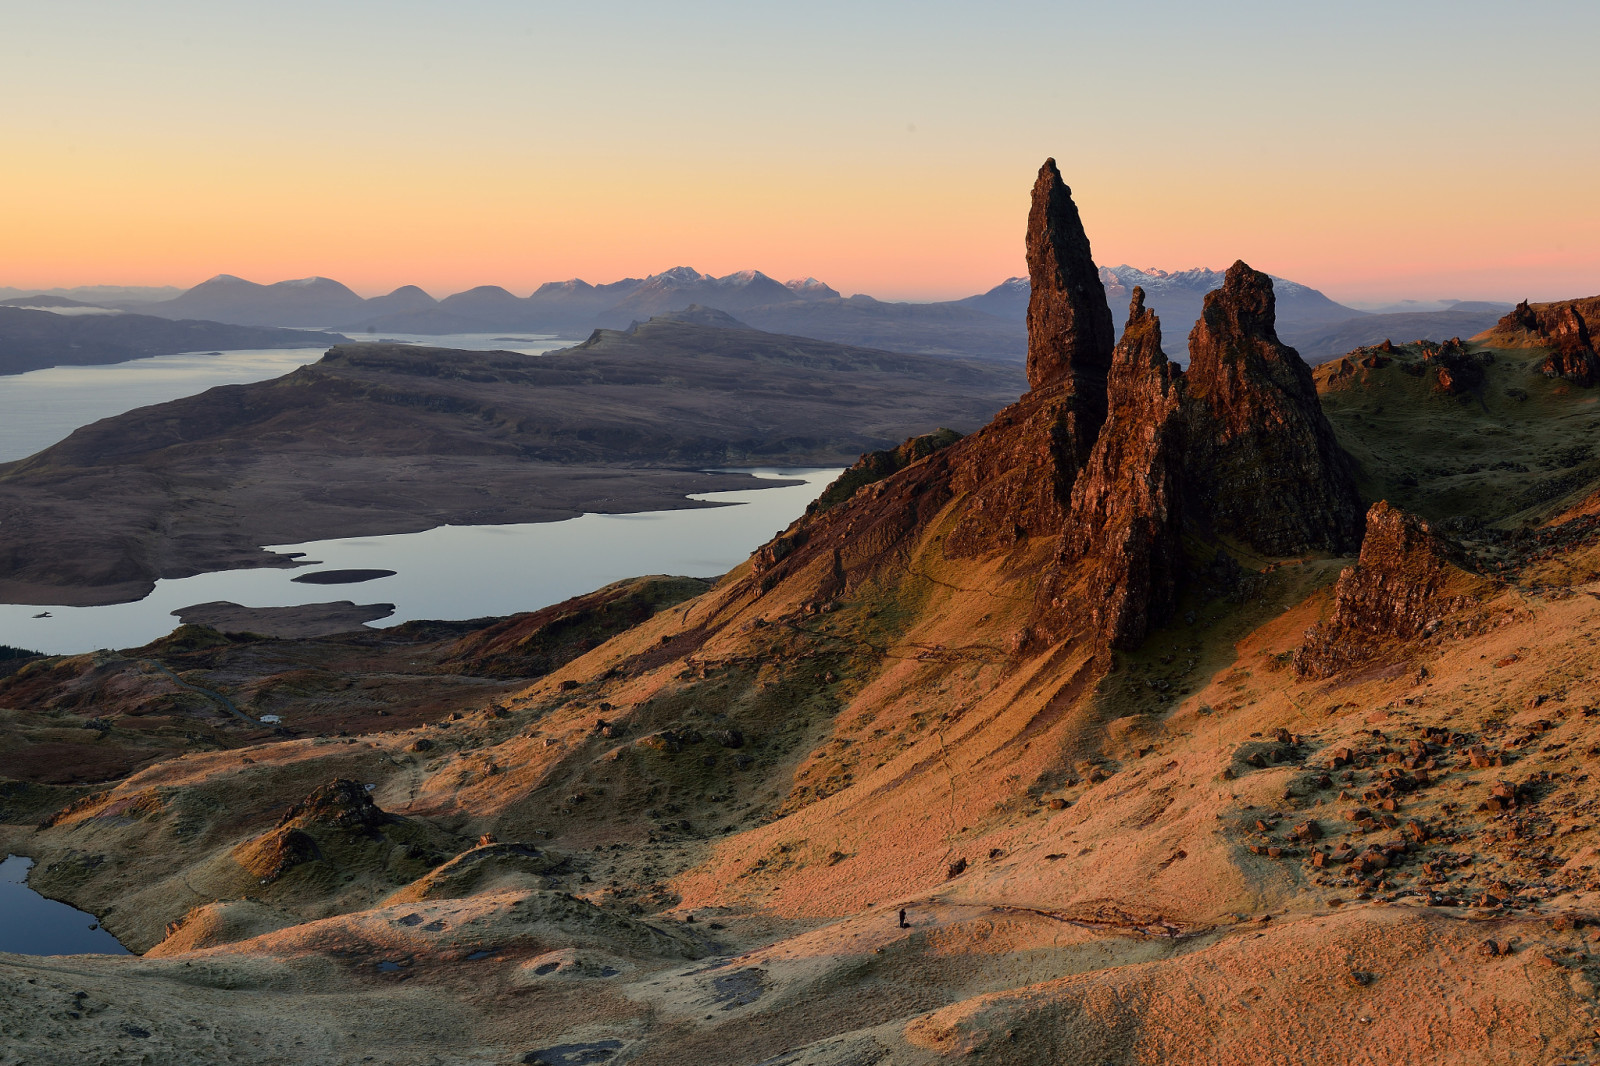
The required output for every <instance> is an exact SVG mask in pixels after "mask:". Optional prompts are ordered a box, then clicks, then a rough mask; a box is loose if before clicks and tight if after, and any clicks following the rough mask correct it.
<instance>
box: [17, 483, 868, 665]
mask: <svg viewBox="0 0 1600 1066" xmlns="http://www.w3.org/2000/svg"><path fill="white" fill-rule="evenodd" d="M748 472H749V473H753V474H756V475H757V476H758V477H760V478H763V479H765V480H778V479H785V480H788V479H793V480H794V481H795V482H796V483H795V484H790V485H781V484H780V485H776V486H774V487H771V488H750V487H741V488H738V489H732V490H729V491H726V492H710V493H700V494H696V495H693V496H691V497H689V498H690V499H692V500H700V501H704V502H709V503H716V504H721V505H723V506H717V507H702V508H694V509H687V510H672V511H645V512H642V513H639V514H625V515H600V514H586V515H583V516H581V517H578V518H573V519H569V520H567V521H565V522H530V523H519V524H516V525H500V526H440V527H439V528H437V529H430V530H427V531H426V532H422V533H404V534H398V535H394V536H386V537H349V538H344V539H339V540H320V541H310V542H307V543H304V544H275V545H271V546H270V548H271V550H273V551H276V552H283V553H290V552H299V553H303V554H304V556H305V559H306V560H307V561H308V562H309V561H315V562H316V564H317V565H315V566H311V565H305V566H301V567H296V568H293V569H249V570H225V571H220V572H217V573H211V574H197V575H195V576H194V577H186V578H180V579H176V580H171V581H158V582H157V583H156V588H155V591H153V592H152V593H150V595H148V596H146V597H145V598H144V599H142V600H139V601H138V602H136V603H119V604H111V605H109V606H104V607H59V606H58V607H41V606H35V605H31V604H0V644H9V645H11V646H12V647H19V648H30V649H32V650H35V651H42V652H47V653H50V654H56V655H65V654H77V653H80V652H88V651H94V650H96V649H100V648H132V647H137V646H139V645H142V644H146V643H149V642H150V641H152V640H154V639H155V638H157V637H160V636H163V635H165V634H166V633H169V632H171V631H172V629H173V628H174V627H175V626H176V625H178V619H176V618H174V617H173V615H172V612H173V611H176V610H178V609H179V608H182V607H189V606H193V605H194V604H198V603H209V602H211V601H213V600H227V601H230V602H233V603H238V604H243V605H244V606H246V607H287V606H293V605H296V604H304V603H328V602H331V601H337V600H353V601H354V602H356V603H392V604H394V605H395V613H394V614H393V615H391V616H390V617H388V618H384V619H382V620H381V621H378V622H374V623H370V624H371V625H374V626H390V625H397V624H399V623H400V622H406V621H411V620H413V619H418V618H437V619H464V618H482V617H486V616H492V615H507V614H515V613H517V612H518V611H534V610H538V609H539V608H541V607H547V606H549V605H550V604H552V603H560V602H561V601H562V600H564V599H567V598H569V597H572V596H577V595H580V594H582V593H585V592H592V591H594V590H595V589H597V588H599V587H601V586H602V585H606V584H609V583H611V582H613V581H619V580H621V579H623V578H629V577H639V576H641V575H644V574H683V575H689V576H693V577H714V576H716V575H719V574H722V573H725V572H727V571H728V570H731V569H732V568H733V567H734V566H736V565H738V564H739V563H740V562H742V561H744V559H745V558H746V557H747V556H748V555H749V554H750V552H752V551H754V550H755V549H756V548H757V547H759V546H761V545H762V544H764V543H766V541H767V540H769V539H770V538H771V537H772V536H773V535H774V534H776V533H778V532H781V531H782V530H783V529H784V528H785V527H787V526H788V524H789V523H790V522H792V521H793V520H794V519H795V518H798V517H799V516H800V515H801V514H802V513H803V512H804V511H805V509H806V505H807V504H809V503H810V502H811V501H812V500H814V499H816V498H817V496H819V495H820V494H821V493H822V490H823V489H824V488H825V487H826V486H827V484H828V483H829V482H830V481H832V480H833V479H834V478H835V477H837V476H838V475H839V472H840V471H839V470H838V469H837V468H832V469H813V468H807V469H801V470H783V469H776V468H771V469H761V470H751V471H748ZM741 480H744V479H741ZM744 484H745V485H746V486H748V485H749V484H750V482H748V481H747V480H744ZM356 569H374V570H393V571H395V573H394V575H393V576H392V577H383V578H379V579H377V580H373V581H364V582H361V583H359V584H341V585H316V584H304V583H300V582H296V581H293V580H291V579H292V578H294V577H299V576H302V575H305V574H308V573H313V572H316V571H320V570H356ZM40 614H46V615H48V617H44V618H40V617H35V616H37V615H40Z"/></svg>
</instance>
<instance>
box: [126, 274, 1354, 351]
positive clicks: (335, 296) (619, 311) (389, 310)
mask: <svg viewBox="0 0 1600 1066" xmlns="http://www.w3.org/2000/svg"><path fill="white" fill-rule="evenodd" d="M1101 277H1102V280H1103V281H1105V283H1106V290H1107V297H1108V299H1110V301H1111V303H1112V307H1113V312H1114V313H1115V312H1119V311H1120V305H1123V304H1125V303H1126V302H1127V300H1128V294H1129V292H1130V291H1131V289H1132V288H1133V286H1135V285H1142V286H1143V287H1144V289H1145V292H1146V294H1147V300H1148V302H1149V303H1150V305H1151V306H1152V307H1154V308H1155V309H1156V311H1157V312H1158V313H1161V314H1165V315H1166V316H1167V319H1168V321H1169V323H1171V324H1170V325H1169V326H1168V330H1169V334H1170V336H1171V338H1172V341H1171V343H1170V345H1169V347H1171V348H1172V349H1173V351H1174V352H1175V353H1176V354H1178V355H1181V354H1182V353H1183V339H1184V338H1185V337H1186V336H1187V334H1188V331H1189V327H1190V325H1192V324H1193V322H1194V320H1195V318H1197V317H1198V316H1199V313H1200V304H1201V300H1202V299H1203V298H1204V296H1205V293H1206V292H1208V291H1210V290H1211V289H1214V288H1216V287H1217V286H1218V285H1220V284H1221V280H1222V275H1221V274H1220V273H1218V272H1216V271H1212V270H1187V271H1183V272H1180V273H1167V272H1165V271H1159V270H1137V269H1135V268H1133V267H1129V266H1120V267H1108V268H1106V269H1104V270H1102V271H1101ZM1278 286H1279V289H1278V291H1279V297H1278V315H1279V321H1280V323H1282V324H1283V326H1284V327H1285V328H1296V327H1300V326H1307V327H1311V326H1317V327H1323V326H1327V325H1329V324H1331V323H1333V322H1338V321H1342V320H1345V319H1349V318H1354V317H1358V316H1360V315H1361V314H1362V312H1359V311H1357V310H1355V309H1354V308H1349V307H1345V306H1343V305H1342V304H1338V303H1335V302H1334V301H1332V300H1330V299H1328V298H1327V297H1326V296H1324V295H1323V294H1322V293H1320V292H1318V291H1316V290H1315V289H1311V288H1308V287H1306V286H1304V285H1299V284H1297V283H1295V282H1292V281H1288V280H1285V279H1278ZM691 304H699V305H702V306H705V307H714V308H717V309H718V310H722V311H726V312H728V313H729V314H732V315H736V316H737V317H738V318H739V319H740V320H742V321H744V322H746V323H748V324H749V325H751V326H753V327H755V328H757V329H763V330H768V331H772V332H780V333H787V334H793V335H798V336H807V337H816V338H818V339H821V340H829V341H834V342H837V343H845V344H858V345H869V346H872V347H879V348H887V349H890V350H894V351H906V352H918V353H924V354H933V355H955V356H968V357H972V356H976V357H980V358H987V359H999V360H1006V361H1009V360H1020V359H1021V358H1022V357H1023V355H1024V354H1025V352H1026V349H1027V337H1026V330H1025V323H1024V320H1025V318H1026V313H1027V307H1028V283H1027V280H1026V279H1024V278H1010V279H1008V280H1006V281H1004V282H1001V283H1000V284H999V285H997V286H996V287H995V288H993V289H991V290H989V291H988V292H986V293H981V294H979V295H976V296H970V297H967V298H966V299H963V300H948V301H939V302H932V303H903V302H890V301H883V300H877V299H874V298H873V297H871V296H865V295H857V296H851V297H844V296H842V295H840V293H839V292H838V290H836V289H834V288H833V287H832V286H830V285H827V284H825V283H823V282H821V281H818V280H817V279H815V278H803V279H796V280H793V281H789V282H780V281H777V280H776V279H774V278H772V277H769V276H768V275H766V274H763V273H762V272H761V271H759V270H743V271H739V272H738V273H734V274H728V275H726V276H724V277H715V276H713V275H711V274H703V273H701V272H700V271H698V270H695V269H694V268H693V267H686V266H679V267H673V268H672V269H671V270H665V271H662V272H661V273H659V274H651V275H650V276H648V277H644V278H624V279H622V280H621V281H614V282H610V283H607V284H603V285H593V284H590V283H589V282H587V281H583V280H581V279H573V280H570V281H555V282H549V283H547V284H544V285H541V286H540V287H539V288H538V289H537V290H536V291H535V292H534V293H533V294H532V295H530V296H526V297H518V296H516V295H515V294H513V293H511V292H508V291H507V290H506V289H503V288H501V287H499V286H497V285H481V286H478V287H476V288H472V289H468V290H466V291H465V292H458V293H455V294H454V295H451V296H446V297H445V298H444V299H442V300H436V299H434V298H433V297H432V296H430V295H429V294H428V293H426V292H424V291H423V290H422V289H420V288H418V287H416V286H414V285H407V286H403V287H401V288H399V289H396V290H395V291H394V292H391V293H389V294H387V295H385V296H377V297H373V298H371V299H363V298H362V297H361V296H359V295H357V294H356V293H355V292H353V291H352V290H350V289H349V288H348V287H346V286H344V285H342V284H340V283H339V282H337V281H334V280H333V279H331V278H321V277H313V278H302V279H299V280H296V281H280V282H278V283H276V284H273V285H261V284H257V283H255V282H251V281H246V280H244V279H243V278H238V277H234V276H232V275H228V274H221V275H218V276H217V277H214V278H212V279H210V280H209V281H205V282H202V283H201V284H199V285H197V286H195V287H194V288H192V289H190V290H188V291H187V292H184V293H182V294H181V295H179V296H177V297H175V298H173V299H170V300H165V301H161V302H158V303H154V304H146V305H144V306H143V307H141V308H140V310H142V311H145V312H147V313H151V314H156V315H165V316H170V317H182V318H199V319H209V320H213V321H217V322H231V323H238V324H241V325H255V326H265V325H276V326H299V327H331V328H335V329H338V330H340V331H342V332H346V333H356V334H360V333H366V334H369V335H372V334H378V335H382V334H389V333H411V334H426V335H433V336H437V335H442V334H450V333H481V332H494V331H503V330H519V331H527V332H539V333H553V334H556V335H567V336H583V335H587V334H588V333H589V332H590V331H591V330H594V329H621V328H625V327H627V326H628V325H629V324H630V323H632V322H638V321H644V320H647V319H649V318H651V317H652V316H654V315H659V314H664V313H668V312H673V311H679V310H682V309H683V308H684V307H687V306H689V305H691Z"/></svg>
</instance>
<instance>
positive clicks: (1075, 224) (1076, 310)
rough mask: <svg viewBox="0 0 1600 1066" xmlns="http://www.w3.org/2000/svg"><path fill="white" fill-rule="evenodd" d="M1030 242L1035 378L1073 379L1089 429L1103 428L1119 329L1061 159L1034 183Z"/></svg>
mask: <svg viewBox="0 0 1600 1066" xmlns="http://www.w3.org/2000/svg"><path fill="white" fill-rule="evenodd" d="M1027 245H1028V275H1029V277H1030V279H1031V280H1032V282H1033V294H1032V295H1031V296H1030V297H1029V298H1028V385H1029V386H1030V387H1031V388H1034V389H1038V388H1042V387H1044V386H1046V385H1055V384H1058V383H1066V384H1068V385H1069V386H1070V388H1071V391H1072V392H1073V393H1075V394H1076V395H1078V396H1079V397H1081V398H1082V401H1083V404H1084V407H1085V412H1084V413H1085V414H1086V415H1087V416H1088V420H1089V421H1090V422H1092V423H1093V425H1092V427H1086V428H1092V430H1095V431H1097V430H1098V428H1099V422H1100V421H1101V420H1103V419H1104V418H1105V409H1106V400H1105V390H1106V372H1107V371H1108V370H1109V369H1110V366H1111V349H1112V346H1113V345H1115V343H1116V331H1115V327H1114V326H1113V325H1112V322H1111V308H1110V307H1109V306H1107V304H1106V290H1105V286H1104V285H1103V284H1101V281H1100V272H1099V270H1098V269H1097V268H1096V267H1095V265H1094V259H1093V258H1092V256H1091V255H1090V252H1089V238H1088V236H1087V235H1086V234H1085V233H1084V232H1083V222H1082V221H1081V220H1080V219H1079V218H1078V206H1077V205H1076V204H1074V203H1073V202H1072V190H1071V189H1069V188H1067V186H1066V185H1065V184H1063V183H1062V181H1061V172H1060V171H1059V170H1057V169H1056V161H1055V160H1054V159H1046V160H1045V161H1044V166H1042V167H1040V168H1039V178H1038V180H1037V181H1035V182H1034V184H1033V206H1032V208H1031V209H1030V210H1029V211H1028V238H1027Z"/></svg>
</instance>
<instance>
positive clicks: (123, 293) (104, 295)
mask: <svg viewBox="0 0 1600 1066" xmlns="http://www.w3.org/2000/svg"><path fill="white" fill-rule="evenodd" d="M181 292H183V290H182V289H180V288H178V287H177V286H176V285H78V286H75V287H73V288H70V289H13V288H8V287H6V286H4V285H0V301H5V302H11V301H13V300H15V299H16V298H18V297H32V296H61V297H65V298H67V299H69V300H75V301H78V302H80V303H88V304H97V305H104V306H117V307H121V306H123V305H125V304H144V303H154V302H155V301H157V300H170V299H172V298H173V297H174V296H177V295H178V294H180V293H181ZM30 302H32V301H30Z"/></svg>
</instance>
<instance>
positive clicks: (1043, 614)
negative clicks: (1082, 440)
mask: <svg viewBox="0 0 1600 1066" xmlns="http://www.w3.org/2000/svg"><path fill="white" fill-rule="evenodd" d="M1107 400H1108V404H1109V413H1108V415H1107V418H1106V422H1105V425H1104V427H1103V428H1102V429H1101V431H1100V436H1099V439H1098V440H1097V441H1096V442H1095V446H1094V451H1093V452H1092V453H1091V454H1090V456H1089V460H1088V462H1087V463H1086V464H1085V465H1084V468H1083V470H1082V472H1081V473H1080V474H1079V475H1078V479H1077V481H1076V483H1075V484H1074V485H1073V487H1072V502H1071V507H1070V510H1069V512H1068V517H1067V522H1066V530H1065V533H1064V536H1063V538H1062V550H1061V562H1062V564H1063V565H1062V567H1061V568H1060V569H1059V571H1058V572H1059V573H1060V574H1062V575H1065V574H1068V573H1070V572H1071V568H1072V566H1073V564H1074V563H1078V562H1080V561H1081V562H1083V563H1086V564H1087V565H1088V566H1089V567H1090V572H1089V577H1088V580H1087V582H1086V584H1085V585H1084V586H1081V588H1082V592H1083V593H1084V594H1083V595H1082V597H1081V599H1080V598H1078V597H1075V596H1073V595H1072V594H1071V592H1070V591H1068V590H1066V589H1061V588H1058V587H1052V586H1056V585H1059V584H1060V582H1059V581H1057V582H1046V584H1045V586H1043V587H1042V590H1041V594H1040V597H1039V600H1038V617H1037V623H1041V624H1043V628H1045V629H1047V630H1057V631H1064V630H1065V629H1067V628H1069V627H1070V622H1071V621H1072V620H1073V619H1072V616H1073V615H1075V614H1077V615H1086V616H1087V617H1086V619H1085V620H1087V621H1088V623H1089V624H1090V626H1091V628H1093V629H1094V631H1095V632H1096V633H1097V635H1098V639H1099V641H1100V643H1101V646H1102V647H1110V648H1120V649H1128V648H1136V647H1138V646H1139V644H1140V642H1142V641H1143V640H1144V638H1145V634H1146V633H1147V632H1148V631H1149V630H1150V628H1151V627H1152V626H1154V625H1159V624H1160V623H1161V622H1162V621H1164V620H1165V619H1166V617H1167V616H1168V615H1170V613H1171V611H1172V606H1173V603H1174V598H1175V596H1176V592H1177V586H1178V581H1179V571H1180V567H1181V557H1182V547H1181V536H1182V514H1181V510H1180V501H1179V491H1178V486H1179V479H1180V472H1179V470H1178V465H1179V455H1178V450H1179V446H1180V444H1181V419H1182V408H1183V374H1182V371H1181V370H1180V369H1179V367H1178V366H1177V364H1176V363H1172V362H1169V361H1168V360H1167V357H1166V354H1165V353H1164V352H1163V351H1162V350H1161V320H1160V319H1159V318H1157V317H1156V315H1155V314H1154V312H1152V311H1151V310H1150V309H1149V308H1147V307H1145V306H1144V290H1143V289H1138V288H1136V289H1134V290H1133V301H1132V303H1131V305H1130V306H1129V308H1128V324H1127V326H1126V327H1125V328H1124V330H1123V333H1122V340H1121V341H1120V342H1119V343H1118V344H1117V347H1116V350H1115V352H1114V353H1113V355H1112V361H1111V371H1110V375H1109V378H1108V383H1107ZM1051 616H1054V617H1055V623H1054V624H1051ZM1061 623H1068V624H1067V625H1063V624H1061Z"/></svg>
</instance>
